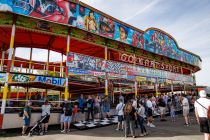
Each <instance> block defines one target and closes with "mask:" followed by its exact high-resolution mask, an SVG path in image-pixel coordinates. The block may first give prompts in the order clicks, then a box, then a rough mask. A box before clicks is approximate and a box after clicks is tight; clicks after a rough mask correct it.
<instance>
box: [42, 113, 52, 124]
mask: <svg viewBox="0 0 210 140" xmlns="http://www.w3.org/2000/svg"><path fill="white" fill-rule="evenodd" d="M44 117H45V116H42V118H44ZM49 119H50V115H47V116H46V118H45V119H44V120H43V121H42V123H48V122H49Z"/></svg>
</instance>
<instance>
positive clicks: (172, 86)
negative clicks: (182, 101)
mask: <svg viewBox="0 0 210 140" xmlns="http://www.w3.org/2000/svg"><path fill="white" fill-rule="evenodd" d="M171 93H172V94H173V93H174V85H173V81H172V80H171Z"/></svg>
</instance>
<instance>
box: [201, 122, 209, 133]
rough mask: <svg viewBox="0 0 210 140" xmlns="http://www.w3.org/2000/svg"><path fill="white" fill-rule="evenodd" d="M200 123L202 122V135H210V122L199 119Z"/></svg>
mask: <svg viewBox="0 0 210 140" xmlns="http://www.w3.org/2000/svg"><path fill="white" fill-rule="evenodd" d="M199 122H200V131H201V132H202V133H208V134H209V133H210V126H209V124H210V120H208V119H207V118H199Z"/></svg>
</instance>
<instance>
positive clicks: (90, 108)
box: [87, 95, 94, 121]
mask: <svg viewBox="0 0 210 140" xmlns="http://www.w3.org/2000/svg"><path fill="white" fill-rule="evenodd" d="M93 103H94V101H93V99H92V97H91V96H90V95H89V96H88V99H87V111H88V115H87V121H89V119H90V115H91V118H92V120H94V114H93V109H94V105H93Z"/></svg>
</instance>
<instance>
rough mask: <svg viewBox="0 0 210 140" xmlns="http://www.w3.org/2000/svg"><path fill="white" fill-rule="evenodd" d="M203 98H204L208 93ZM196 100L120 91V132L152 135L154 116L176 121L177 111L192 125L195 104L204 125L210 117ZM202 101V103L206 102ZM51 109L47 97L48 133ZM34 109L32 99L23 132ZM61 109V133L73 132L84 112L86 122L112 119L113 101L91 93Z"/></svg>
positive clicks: (45, 126)
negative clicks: (74, 125)
mask: <svg viewBox="0 0 210 140" xmlns="http://www.w3.org/2000/svg"><path fill="white" fill-rule="evenodd" d="M202 97H204V95H203V96H202ZM196 100H197V96H193V95H190V94H189V95H186V94H172V95H169V94H159V95H158V96H141V97H132V98H127V97H124V96H123V95H122V94H120V95H119V98H118V102H119V103H118V104H117V105H116V108H115V112H116V114H115V115H117V116H118V124H117V128H116V131H124V135H125V137H127V136H129V135H131V136H132V137H134V138H135V137H136V136H141V137H143V136H146V135H148V131H147V127H156V125H155V124H154V122H153V121H154V119H153V117H154V116H160V117H159V118H160V121H167V120H166V117H165V116H166V114H167V115H169V116H170V119H169V120H170V121H171V122H175V121H176V112H181V111H182V113H183V117H184V119H183V122H184V125H186V126H189V125H190V123H191V122H190V119H189V112H190V109H191V108H193V107H194V104H195V108H196V112H197V113H196V116H197V120H198V122H199V124H200V125H201V124H202V125H203V123H202V122H206V121H207V120H206V119H203V118H204V117H203V116H205V113H203V114H201V113H200V111H199V109H200V108H201V107H202V106H199V104H198V103H197V101H196ZM199 100H201V99H199ZM199 100H198V101H199ZM200 102H201V104H202V103H203V102H204V101H200ZM206 102H207V103H206ZM205 103H206V104H204V105H203V106H205V105H206V106H207V107H206V108H208V105H207V104H210V103H209V100H208V99H207V101H206V100H205ZM51 108H53V107H52V106H51V105H50V104H49V102H48V101H47V100H46V101H45V103H44V105H42V107H41V109H42V118H43V117H44V116H45V118H44V120H43V121H42V124H43V125H42V131H43V132H44V133H47V130H48V122H49V119H50V110H51ZM31 109H36V107H35V108H34V107H32V106H31V102H29V103H28V104H27V105H26V106H25V108H24V114H23V120H24V126H23V131H22V134H23V135H24V134H25V133H26V129H27V127H28V126H29V125H30V116H31ZM58 109H60V110H61V116H60V122H61V132H62V133H67V132H70V131H71V129H70V128H71V123H72V122H77V121H78V118H81V117H80V115H81V114H84V113H85V114H86V115H85V116H86V117H85V120H86V121H93V122H94V119H102V118H104V117H105V118H109V117H110V109H111V100H110V98H109V97H108V96H104V97H101V96H94V95H88V96H87V97H86V98H85V97H84V96H83V95H81V96H80V97H79V98H78V99H77V100H76V102H75V101H74V102H72V101H64V102H63V103H62V104H61V106H60V107H58ZM206 112H207V111H206ZM112 115H113V114H112ZM46 116H47V117H46ZM199 116H201V119H199ZM202 117H203V118H202ZM145 122H146V123H145ZM146 126H147V127H146ZM136 129H140V132H141V133H140V134H136V133H135V130H136ZM136 132H137V131H136ZM201 132H203V133H206V132H208V133H206V135H207V134H209V126H208V128H207V126H201ZM129 133H130V134H129Z"/></svg>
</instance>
